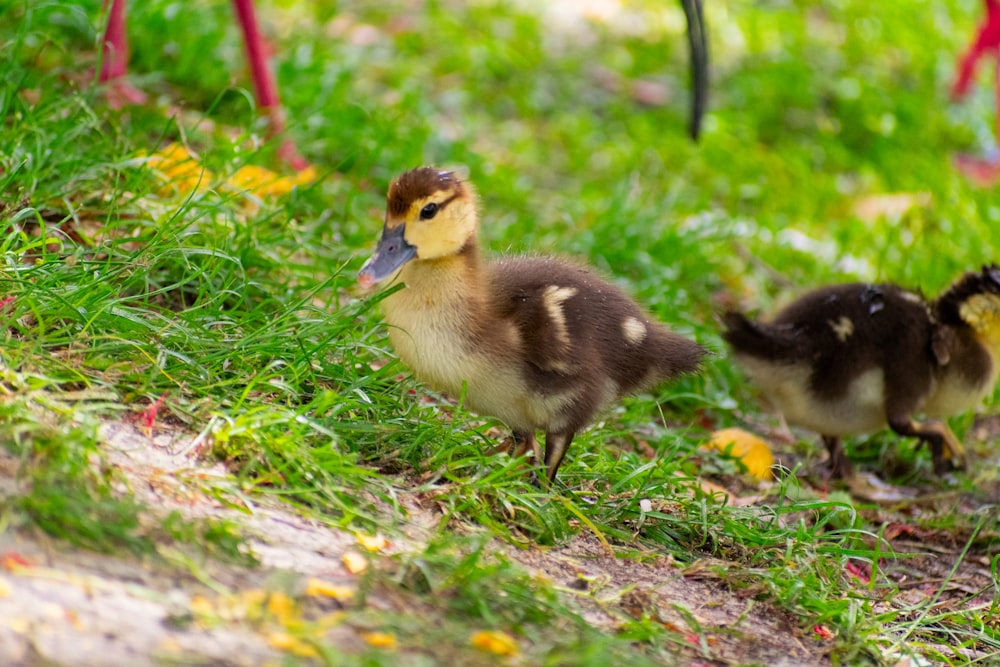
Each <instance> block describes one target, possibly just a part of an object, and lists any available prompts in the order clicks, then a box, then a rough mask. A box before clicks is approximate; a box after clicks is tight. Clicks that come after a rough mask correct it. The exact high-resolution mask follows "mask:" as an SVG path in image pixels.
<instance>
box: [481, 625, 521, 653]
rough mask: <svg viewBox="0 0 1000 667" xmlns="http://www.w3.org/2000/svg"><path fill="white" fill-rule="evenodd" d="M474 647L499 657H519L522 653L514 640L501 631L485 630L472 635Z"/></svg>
mask: <svg viewBox="0 0 1000 667" xmlns="http://www.w3.org/2000/svg"><path fill="white" fill-rule="evenodd" d="M472 645H473V646H474V647H476V648H478V649H479V650H480V651H488V652H490V653H495V654H497V655H517V654H518V653H519V652H520V651H519V649H518V647H517V642H516V641H514V638H513V637H511V636H510V635H508V634H507V633H506V632H503V631H501V630H484V631H481V632H477V633H476V634H474V635H472Z"/></svg>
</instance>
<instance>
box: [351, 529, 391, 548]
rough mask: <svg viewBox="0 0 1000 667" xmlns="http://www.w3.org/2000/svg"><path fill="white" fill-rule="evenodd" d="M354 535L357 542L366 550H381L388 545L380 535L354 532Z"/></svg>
mask: <svg viewBox="0 0 1000 667" xmlns="http://www.w3.org/2000/svg"><path fill="white" fill-rule="evenodd" d="M354 537H355V538H357V540H358V544H360V545H361V546H363V547H364V548H365V549H368V551H382V549H385V548H386V547H387V546H389V541H388V540H387V539H385V538H384V537H382V536H381V535H365V534H364V533H354Z"/></svg>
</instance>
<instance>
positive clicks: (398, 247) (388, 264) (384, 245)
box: [358, 225, 417, 289]
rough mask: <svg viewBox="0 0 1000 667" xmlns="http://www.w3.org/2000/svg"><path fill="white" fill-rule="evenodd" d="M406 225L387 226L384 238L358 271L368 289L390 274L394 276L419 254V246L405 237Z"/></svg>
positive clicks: (363, 285) (362, 283)
mask: <svg viewBox="0 0 1000 667" xmlns="http://www.w3.org/2000/svg"><path fill="white" fill-rule="evenodd" d="M405 229H406V226H405V225H397V226H395V227H388V226H386V227H385V228H383V230H382V238H381V239H380V240H379V242H378V245H377V246H376V247H375V254H374V255H372V256H371V259H369V260H368V261H367V262H365V265H364V266H363V267H361V272H360V273H358V283H359V284H360V285H361V287H363V288H365V289H368V288H370V287H371V286H373V285H375V284H376V283H379V282H381V281H383V280H385V279H386V278H388V277H389V276H392V275H394V274H395V273H396V271H398V270H399V269H400V268H401V267H402V266H403V265H404V264H406V263H407V262H409V261H410V260H411V259H413V258H414V257H416V256H417V248H416V247H415V246H412V245H410V244H409V243H407V242H406V239H405V238H403V232H404V230H405Z"/></svg>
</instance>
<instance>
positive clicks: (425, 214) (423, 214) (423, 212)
mask: <svg viewBox="0 0 1000 667" xmlns="http://www.w3.org/2000/svg"><path fill="white" fill-rule="evenodd" d="M437 212H438V205H437V204H435V203H434V202H431V203H430V204H428V205H427V206H424V207H423V208H422V209H420V219H421V220H430V219H431V218H433V217H434V216H435V215H437Z"/></svg>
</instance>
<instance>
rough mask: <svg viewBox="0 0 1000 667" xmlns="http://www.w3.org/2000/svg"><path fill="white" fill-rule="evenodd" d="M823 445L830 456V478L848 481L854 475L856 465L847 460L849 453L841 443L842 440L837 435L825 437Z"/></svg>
mask: <svg viewBox="0 0 1000 667" xmlns="http://www.w3.org/2000/svg"><path fill="white" fill-rule="evenodd" d="M823 444H824V445H826V451H827V452H829V454H830V456H829V458H828V460H827V464H828V465H829V466H830V477H832V478H834V479H848V478H850V477H851V475H853V474H854V464H853V463H851V460H850V459H849V458H847V452H845V451H844V446H843V444H841V442H840V438H839V437H837V436H835V435H824V436H823Z"/></svg>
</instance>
